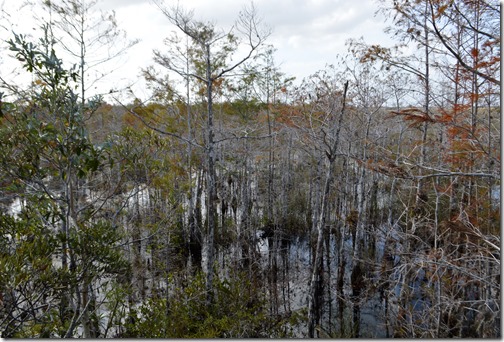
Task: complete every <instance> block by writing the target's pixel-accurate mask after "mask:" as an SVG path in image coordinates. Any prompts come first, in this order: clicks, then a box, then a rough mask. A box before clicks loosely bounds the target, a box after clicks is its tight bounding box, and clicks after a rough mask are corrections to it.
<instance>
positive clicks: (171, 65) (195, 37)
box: [156, 2, 269, 304]
mask: <svg viewBox="0 0 504 342" xmlns="http://www.w3.org/2000/svg"><path fill="white" fill-rule="evenodd" d="M156 4H157V5H158V7H159V8H160V9H161V11H162V12H163V13H164V14H165V16H166V17H167V18H168V20H169V21H170V22H171V23H172V24H174V25H175V26H176V27H177V28H178V30H180V32H181V33H182V34H184V35H185V36H187V37H188V38H189V39H190V40H191V43H192V44H193V45H194V47H195V50H194V52H193V53H194V67H195V69H194V71H190V72H188V70H187V68H186V65H180V64H178V63H177V57H176V56H173V55H168V56H162V55H160V54H157V55H158V56H157V59H158V61H159V62H161V63H160V64H161V65H162V66H164V67H165V68H167V69H168V70H170V71H173V72H175V73H176V74H178V75H180V76H182V77H191V78H194V79H196V80H197V81H199V82H201V83H202V84H203V86H204V87H205V88H206V89H205V100H206V105H207V109H206V138H205V145H204V150H205V156H206V157H205V158H206V168H207V170H206V204H207V206H206V208H207V218H206V219H207V222H206V226H207V230H206V232H205V234H204V240H205V241H204V242H205V244H204V246H205V247H206V263H205V265H204V267H203V269H204V270H205V272H206V290H207V304H209V303H210V302H211V300H212V287H213V285H212V284H213V276H214V274H213V273H214V271H213V266H214V265H213V264H214V260H215V250H214V248H215V246H214V237H215V234H216V227H217V217H216V215H217V213H216V202H217V179H216V177H217V176H216V171H215V167H216V166H215V161H216V155H215V145H216V141H215V128H214V105H213V100H214V86H215V85H216V84H217V82H219V81H220V80H221V79H222V78H223V77H225V76H227V75H228V74H231V72H233V70H235V69H237V68H238V67H240V66H241V65H243V63H245V62H246V61H247V60H248V59H250V58H251V57H252V56H253V55H254V54H255V53H256V52H257V50H258V49H259V48H260V47H261V45H262V44H263V42H264V40H265V39H266V38H267V37H268V35H269V32H267V31H261V27H260V26H259V25H260V21H259V18H258V15H257V12H256V10H255V8H254V7H253V6H251V7H250V8H246V9H244V10H243V11H242V12H241V13H240V14H239V16H238V20H237V22H236V29H235V30H236V32H237V34H235V33H233V32H229V33H223V32H219V31H218V30H216V28H215V27H214V26H213V25H212V24H209V23H203V22H199V21H196V20H194V19H193V13H192V12H186V11H184V10H183V9H182V8H180V7H178V6H177V7H172V8H167V7H165V6H163V5H162V4H161V3H160V2H156ZM240 43H243V44H244V45H245V46H246V47H247V48H248V52H246V53H245V56H244V57H242V58H241V59H239V60H238V61H237V62H230V61H229V58H230V56H231V54H232V53H233V52H234V51H236V49H237V46H238V45H239V44H240Z"/></svg>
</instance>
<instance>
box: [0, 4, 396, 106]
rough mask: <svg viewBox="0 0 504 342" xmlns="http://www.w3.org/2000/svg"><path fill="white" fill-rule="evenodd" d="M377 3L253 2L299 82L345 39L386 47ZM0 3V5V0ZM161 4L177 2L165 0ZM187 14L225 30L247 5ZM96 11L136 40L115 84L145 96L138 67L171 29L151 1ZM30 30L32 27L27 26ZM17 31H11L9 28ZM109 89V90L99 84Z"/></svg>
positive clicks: (341, 48) (200, 7) (279, 56)
mask: <svg viewBox="0 0 504 342" xmlns="http://www.w3.org/2000/svg"><path fill="white" fill-rule="evenodd" d="M4 1H5V2H4V3H3V8H4V10H6V11H10V13H11V14H13V17H12V18H11V19H12V22H13V23H14V24H17V25H20V27H21V26H22V27H25V25H29V24H30V23H29V22H26V21H25V20H23V18H15V16H16V15H15V13H17V12H16V11H14V12H13V11H12V9H13V8H16V6H18V4H19V3H20V1H19V0H4ZM375 1H376V0H255V1H254V4H255V7H256V9H257V10H258V12H259V14H260V16H261V17H262V18H263V22H264V23H265V24H267V25H269V26H270V27H271V28H272V30H273V33H272V35H271V36H270V38H269V39H268V43H269V44H272V45H273V46H274V47H275V48H276V49H277V52H276V54H275V60H276V62H277V64H279V65H280V68H281V70H282V72H284V73H285V74H287V75H289V76H295V77H296V78H297V80H298V81H300V80H302V78H303V77H306V76H308V75H310V74H312V73H314V72H316V71H318V70H320V69H323V68H324V67H325V65H326V64H331V63H335V62H336V58H335V57H336V55H337V54H345V52H346V47H345V42H346V40H347V39H349V38H360V37H364V40H365V41H366V42H367V43H370V44H376V43H380V44H384V45H389V44H391V41H390V40H389V39H388V36H387V35H386V34H385V33H384V32H383V30H384V28H385V27H386V26H387V23H386V22H385V18H384V17H383V16H382V15H381V14H375V12H376V10H377V8H378V6H377V4H376V2H375ZM0 3H2V0H0ZM166 3H172V4H174V3H176V0H167V1H166ZM180 3H181V4H183V5H184V6H185V7H186V8H187V9H194V11H195V17H196V18H197V19H202V20H205V21H212V22H214V23H215V24H216V26H218V27H222V28H229V27H230V26H231V25H232V23H233V22H234V20H235V19H236V18H237V15H238V13H239V11H240V9H242V8H243V7H244V6H245V5H247V4H249V3H250V1H249V0H211V1H209V0H183V1H180ZM97 7H98V8H101V9H103V10H105V11H110V10H114V11H115V13H116V18H117V20H118V24H119V27H120V28H122V29H124V30H126V31H127V34H128V37H129V38H131V39H140V43H138V44H137V45H136V46H134V47H133V48H132V49H131V50H130V51H129V53H128V56H127V58H126V59H123V60H122V61H121V62H120V63H119V65H118V66H119V70H118V71H117V72H116V73H115V75H114V81H113V82H114V84H118V83H119V82H120V81H119V79H124V78H125V79H129V80H131V81H136V82H137V83H136V86H135V87H134V89H135V93H136V94H137V95H138V96H139V97H141V98H142V97H143V96H146V94H147V93H146V92H144V91H143V90H142V89H143V88H144V85H143V82H142V81H141V80H140V76H139V74H140V72H139V70H140V68H141V67H146V66H148V65H151V64H152V50H153V49H154V48H161V47H162V41H163V39H164V38H165V37H167V36H168V35H169V34H170V32H171V31H173V30H174V28H173V27H172V26H171V25H170V23H169V22H168V20H167V19H166V18H165V17H164V15H163V14H162V13H161V11H160V10H159V9H158V8H157V7H156V6H155V5H154V4H153V3H152V1H150V0H98V4H97ZM32 26H34V25H33V24H32ZM13 29H16V27H13ZM102 86H103V87H109V85H108V84H107V85H105V84H104V85H102Z"/></svg>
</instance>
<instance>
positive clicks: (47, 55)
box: [0, 26, 127, 337]
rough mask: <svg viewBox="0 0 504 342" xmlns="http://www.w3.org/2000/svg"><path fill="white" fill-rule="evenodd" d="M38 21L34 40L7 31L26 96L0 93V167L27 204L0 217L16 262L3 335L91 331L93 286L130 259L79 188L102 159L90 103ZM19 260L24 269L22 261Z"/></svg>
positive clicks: (11, 266)
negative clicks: (92, 133) (83, 102)
mask: <svg viewBox="0 0 504 342" xmlns="http://www.w3.org/2000/svg"><path fill="white" fill-rule="evenodd" d="M43 31H44V33H45V34H44V36H43V38H41V39H40V41H39V44H33V43H31V42H28V41H27V40H26V39H25V37H24V36H22V35H15V36H14V39H12V40H10V41H9V45H10V49H11V51H13V52H14V53H15V57H16V58H17V59H18V60H19V61H20V62H21V63H22V64H23V67H24V68H25V69H26V70H27V71H28V72H30V73H32V74H33V76H34V79H35V81H34V85H33V87H32V88H31V89H30V90H29V91H27V92H26V94H27V97H26V98H24V99H20V100H19V101H18V102H15V103H2V113H3V114H2V115H3V118H2V119H3V120H4V124H3V125H2V132H1V133H2V134H1V139H2V145H3V146H4V149H2V154H1V158H0V167H1V168H2V172H3V173H5V174H6V175H9V183H8V187H11V188H12V187H13V189H15V191H16V192H17V194H18V196H19V197H18V199H19V201H21V203H23V207H24V208H23V209H21V211H20V213H19V215H20V218H19V220H18V219H16V218H15V216H14V215H12V214H11V215H5V214H3V219H2V226H1V228H2V230H3V234H2V236H3V237H5V236H7V235H5V234H10V235H11V236H12V237H13V238H12V239H10V240H8V241H7V242H8V245H7V246H8V247H7V253H6V254H4V255H2V258H4V260H3V261H4V262H2V270H1V272H2V273H4V274H8V273H10V272H11V271H14V272H13V273H12V275H11V276H9V277H6V278H5V279H6V283H3V284H2V287H4V286H5V287H6V288H7V289H12V290H13V291H12V292H10V298H9V301H8V305H7V306H6V310H7V314H6V316H4V315H3V313H2V319H3V322H2V326H3V328H4V329H5V331H6V335H7V336H33V335H40V336H45V337H51V336H60V337H70V336H74V334H75V330H76V328H77V326H78V325H80V324H82V326H83V329H84V335H85V336H87V337H90V336H97V334H99V331H98V327H97V324H98V318H97V316H96V312H95V304H96V301H95V299H94V298H93V295H92V293H93V290H92V286H93V285H96V284H95V282H96V281H97V280H98V279H100V278H102V277H104V276H106V275H109V276H112V275H114V274H117V273H119V272H124V270H125V269H127V267H126V266H125V265H124V263H123V260H122V258H121V255H120V253H119V250H117V249H116V248H114V246H115V244H116V243H117V242H118V240H119V236H118V234H117V231H114V230H112V229H110V226H109V225H108V223H107V222H104V221H103V220H99V219H96V218H95V216H96V210H95V209H93V208H92V205H90V204H89V203H87V202H86V200H85V199H84V196H83V192H84V190H85V189H87V185H86V183H87V182H90V181H91V179H92V178H93V175H94V174H95V173H96V172H97V171H98V170H99V168H101V167H103V164H104V163H103V161H104V154H103V151H102V150H101V149H99V148H96V147H95V146H94V145H93V144H91V142H90V141H89V139H88V136H87V134H86V130H85V127H84V120H83V117H82V116H81V113H82V110H85V111H92V110H94V109H93V108H92V107H85V108H84V109H82V108H81V107H80V105H79V102H78V97H77V95H76V94H75V93H74V92H73V86H72V82H75V81H76V80H77V78H78V75H77V74H76V73H75V72H73V71H68V70H66V69H64V68H63V63H62V60H61V59H59V58H58V57H57V56H56V54H55V50H54V48H53V46H54V43H55V42H54V39H53V37H52V36H51V34H50V31H49V28H48V27H47V26H46V27H44V30H43ZM23 100H24V101H23ZM8 187H7V189H8ZM2 190H3V189H2ZM4 191H5V190H4ZM25 227H26V228H25ZM25 239H28V240H31V241H32V242H29V243H25V242H24V241H25ZM34 256H39V258H40V260H39V261H37V260H35V259H33V257H34ZM58 260H60V262H59V264H60V265H58V262H57V261H58ZM25 262H26V263H27V267H28V269H24V268H23V267H22V266H20V265H22V263H25ZM19 263H21V264H19ZM9 270H11V271H9ZM30 270H32V272H33V274H37V276H36V277H34V279H30V277H29V276H28V277H27V276H26V275H27V274H29V273H26V272H27V271H28V272H30ZM41 286H42V287H41ZM97 286H101V285H97ZM2 290H4V289H2ZM38 290H40V291H41V293H40V294H39V295H38V294H37V291H38ZM9 291H10V290H9ZM23 298H25V299H23ZM26 298H28V299H27V300H28V301H26ZM42 302H45V303H46V304H45V305H41V304H40V303H42Z"/></svg>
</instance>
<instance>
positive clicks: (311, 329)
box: [308, 82, 348, 338]
mask: <svg viewBox="0 0 504 342" xmlns="http://www.w3.org/2000/svg"><path fill="white" fill-rule="evenodd" d="M347 89H348V82H346V83H345V86H344V90H343V99H342V108H341V113H340V115H339V118H338V122H337V126H336V133H335V136H334V142H333V145H332V146H331V150H330V151H326V152H327V156H328V166H327V172H326V178H325V183H324V192H323V194H322V205H321V208H320V213H319V218H318V221H317V227H316V231H317V243H316V248H315V259H314V261H313V269H312V275H311V281H310V286H309V297H308V336H309V337H310V338H313V337H315V328H316V326H317V325H318V324H319V322H320V309H321V308H320V306H321V301H322V300H323V298H321V297H322V296H321V294H322V293H323V291H322V288H323V277H322V276H323V272H322V270H323V238H324V233H325V230H326V218H327V211H328V207H329V193H330V189H331V183H332V181H333V176H334V161H335V160H336V153H337V150H338V146H339V132H340V130H341V123H342V121H343V115H344V112H345V101H346V94H347Z"/></svg>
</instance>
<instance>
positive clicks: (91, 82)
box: [42, 0, 138, 104]
mask: <svg viewBox="0 0 504 342" xmlns="http://www.w3.org/2000/svg"><path fill="white" fill-rule="evenodd" d="M96 4H97V1H96V0H92V1H84V0H60V1H50V0H48V1H43V3H42V5H43V7H44V8H45V9H47V10H48V11H49V14H50V19H49V23H50V25H51V31H52V32H53V34H54V35H55V37H56V39H57V41H58V43H59V46H60V47H61V48H62V49H63V51H64V52H65V53H67V54H68V56H69V57H68V61H67V62H75V64H76V65H77V66H78V70H79V81H80V83H79V88H80V89H79V90H80V100H81V102H82V103H83V104H84V103H85V102H86V101H87V94H86V93H87V91H88V90H90V89H92V88H93V87H94V88H95V89H96V84H97V83H98V82H100V81H101V80H102V79H103V78H105V77H106V76H107V75H108V74H111V73H112V72H113V71H114V70H113V69H110V70H108V73H105V72H103V71H100V70H103V69H101V68H103V67H110V66H111V63H110V62H111V61H113V60H117V59H118V57H120V56H121V55H124V54H125V53H126V51H127V50H128V49H129V48H131V47H132V46H134V45H135V44H137V43H138V40H132V41H127V40H126V35H125V32H124V31H122V30H120V29H119V28H118V26H117V21H116V18H115V13H114V12H110V13H103V12H98V11H97V10H96V9H95V6H96ZM117 91H118V90H117V89H110V92H117ZM94 95H100V96H103V95H104V94H103V93H102V94H94Z"/></svg>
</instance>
